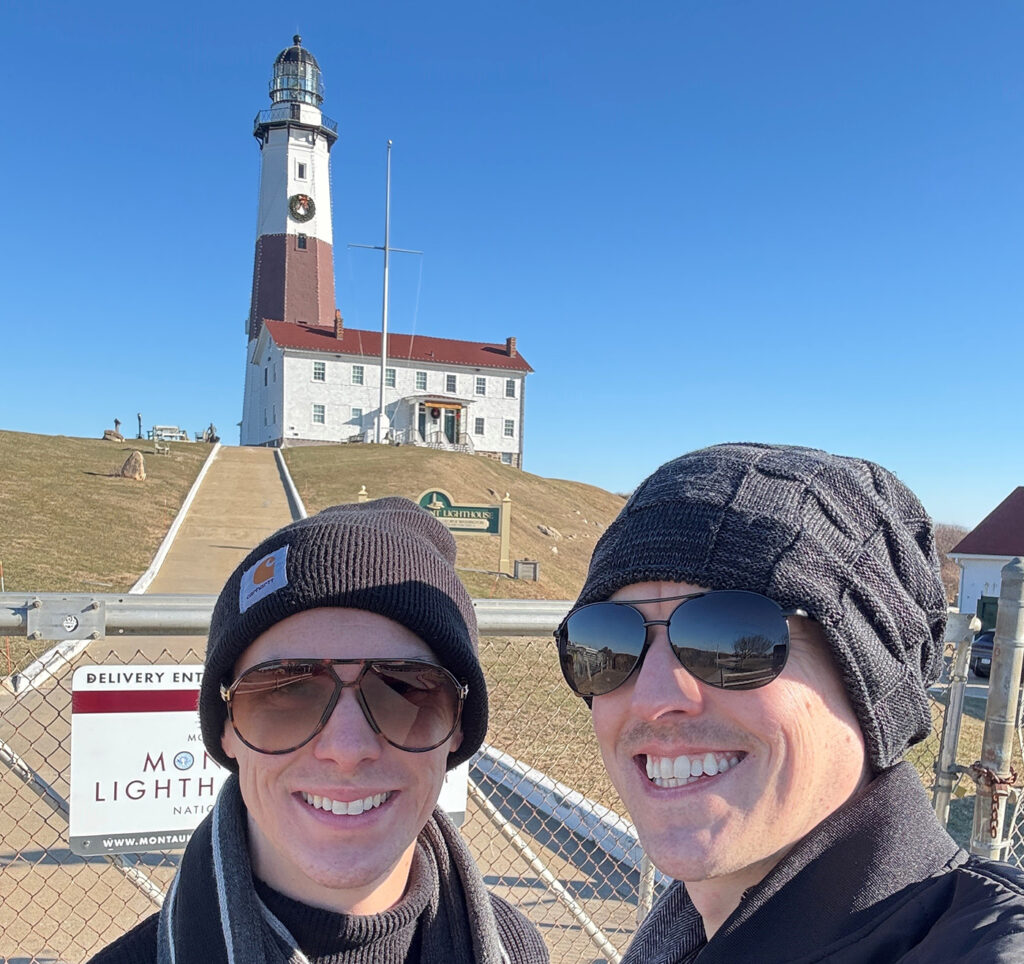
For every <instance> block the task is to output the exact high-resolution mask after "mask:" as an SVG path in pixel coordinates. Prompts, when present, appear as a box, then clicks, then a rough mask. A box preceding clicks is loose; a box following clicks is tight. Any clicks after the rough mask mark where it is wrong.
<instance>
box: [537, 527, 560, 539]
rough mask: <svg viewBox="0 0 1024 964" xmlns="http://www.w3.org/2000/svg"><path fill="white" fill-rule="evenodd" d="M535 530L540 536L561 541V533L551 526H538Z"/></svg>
mask: <svg viewBox="0 0 1024 964" xmlns="http://www.w3.org/2000/svg"><path fill="white" fill-rule="evenodd" d="M537 528H538V529H539V530H540V533H541V535H544V536H548V537H550V538H552V539H561V538H562V533H561V532H559V531H558V530H557V529H554V528H552V527H551V526H546V525H539V526H537Z"/></svg>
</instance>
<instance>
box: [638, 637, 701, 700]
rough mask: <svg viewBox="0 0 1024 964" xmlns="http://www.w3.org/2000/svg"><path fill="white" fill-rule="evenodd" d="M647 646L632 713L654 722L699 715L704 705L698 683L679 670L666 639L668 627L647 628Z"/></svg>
mask: <svg viewBox="0 0 1024 964" xmlns="http://www.w3.org/2000/svg"><path fill="white" fill-rule="evenodd" d="M647 632H648V633H649V634H650V645H649V646H648V647H647V653H646V654H645V656H644V661H643V664H642V665H641V666H640V669H639V670H638V672H637V675H636V681H635V682H634V684H633V694H632V700H631V704H632V709H633V713H634V714H635V715H637V716H638V717H640V718H642V719H649V720H655V719H658V718H659V717H661V716H664V715H665V714H666V713H699V712H701V710H702V709H703V705H704V691H703V688H702V687H701V684H700V683H699V682H698V681H697V679H696V677H694V676H693V675H692V674H691V673H690V672H689V671H687V670H686V669H684V668H683V666H682V664H681V663H680V662H679V659H678V657H677V656H676V654H675V652H674V651H673V650H672V647H671V645H670V643H669V640H668V627H667V626H662V625H649V626H648V627H647Z"/></svg>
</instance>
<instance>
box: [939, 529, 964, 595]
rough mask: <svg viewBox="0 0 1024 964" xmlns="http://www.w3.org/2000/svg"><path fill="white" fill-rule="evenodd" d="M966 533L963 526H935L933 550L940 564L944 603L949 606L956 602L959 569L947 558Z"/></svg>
mask: <svg viewBox="0 0 1024 964" xmlns="http://www.w3.org/2000/svg"><path fill="white" fill-rule="evenodd" d="M968 531H969V530H968V529H965V528H964V527H963V526H955V525H951V524H950V523H948V522H939V523H936V525H935V548H936V549H937V550H938V552H939V559H940V560H941V562H942V585H943V587H944V588H945V590H946V602H947V603H948V604H949V605H952V604H953V603H955V602H956V594H957V591H958V590H959V588H960V567H959V566H958V565H957V564H956V563H955V562H953V560H952V559H950V558H948V556H949V553H950V552H951V551H952V549H953V546H955V545H956V544H957V543H958V542H959V541H960V540H961V539H962V538H963V537H964V536H965V535H967V533H968Z"/></svg>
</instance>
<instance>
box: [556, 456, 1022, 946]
mask: <svg viewBox="0 0 1024 964" xmlns="http://www.w3.org/2000/svg"><path fill="white" fill-rule="evenodd" d="M945 621H946V606H945V596H944V593H943V589H942V584H941V581H940V579H939V575H938V557H937V554H936V551H935V542H934V537H933V532H932V525H931V521H930V520H929V519H928V516H927V515H926V513H925V512H924V509H923V508H922V507H921V504H920V502H919V501H918V500H917V498H916V497H915V496H914V494H913V493H912V492H910V490H909V489H907V487H906V486H904V485H903V484H902V483H901V482H900V481H899V480H898V479H897V478H895V476H893V475H892V474H891V473H890V472H888V471H886V470H885V469H883V468H881V467H880V466H878V465H875V464H873V463H871V462H866V461H863V460H860V459H853V458H844V457H840V456H834V455H829V454H828V453H826V452H820V451H816V450H813V449H806V448H795V447H790V446H774V445H755V444H733V445H717V446H713V447H711V448H707V449H703V450H701V451H697V452H692V453H690V454H689V455H684V456H682V457H680V458H678V459H675V460H673V461H671V462H669V463H667V464H666V465H663V466H662V467H661V468H660V469H658V470H657V471H656V472H655V473H654V474H653V475H651V476H650V477H649V478H648V479H646V480H645V481H644V482H643V483H641V485H640V486H639V488H637V490H636V491H635V492H634V493H633V495H632V496H631V497H630V499H629V500H628V502H627V504H626V506H625V507H624V508H623V510H622V512H621V513H620V514H619V516H618V518H617V519H616V520H615V521H614V522H613V523H612V524H611V525H610V526H609V527H608V529H607V531H606V532H605V533H604V535H603V536H602V537H601V539H600V540H599V542H598V544H597V546H596V548H595V550H594V555H593V558H592V560H591V564H590V570H589V573H588V575H587V579H586V583H585V584H584V586H583V590H582V592H581V593H580V596H579V599H578V600H577V601H576V604H575V605H574V607H573V609H572V610H571V611H570V613H569V615H568V616H567V617H566V618H565V620H564V621H563V622H562V624H561V626H560V627H559V629H558V631H557V633H556V637H557V641H558V648H559V658H560V661H561V666H562V672H563V675H564V676H565V679H566V681H567V682H568V683H569V685H570V687H571V688H572V689H573V690H574V691H575V692H576V693H577V695H579V696H581V697H583V698H584V699H585V700H587V702H588V703H589V704H590V706H591V710H592V715H593V724H594V730H595V733H596V735H597V740H598V743H599V744H600V747H601V753H602V756H603V757H604V761H605V765H606V766H607V768H608V771H609V774H610V776H611V778H612V781H613V783H614V784H615V786H616V788H617V790H618V791H619V794H620V795H621V797H622V799H623V801H624V802H625V804H626V807H627V808H628V809H629V811H630V814H631V816H632V818H633V820H634V821H635V823H636V827H637V832H638V834H639V837H640V842H641V843H642V844H643V846H644V848H645V849H646V851H647V852H648V854H650V856H651V859H652V860H653V862H654V863H655V865H656V866H658V867H659V868H660V869H661V870H662V871H663V872H665V873H666V874H668V875H669V876H670V877H673V878H675V882H674V883H673V884H672V885H671V886H670V887H669V888H668V890H667V891H666V893H665V894H664V895H663V896H662V898H661V899H660V900H659V902H658V903H657V904H656V905H655V907H654V908H653V910H652V911H651V913H650V915H649V916H648V917H647V919H646V921H645V922H644V923H643V925H642V926H641V927H640V929H639V931H638V932H637V934H636V936H635V937H634V939H633V942H632V943H631V945H630V947H629V949H628V951H627V953H626V956H625V958H624V964H640V962H643V964H690V962H694V961H699V964H725V962H737V961H756V962H758V964H793V962H811V961H821V962H824V961H828V962H832V964H862V962H863V964H867V962H871V964H883V962H894V961H902V962H905V964H910V962H920V964H925V962H927V964H936V962H940V964H941V962H958V964H963V962H977V964H981V962H985V964H991V962H1010V961H1024V873H1021V872H1020V871H1019V870H1018V869H1016V868H1012V867H1009V866H1007V865H1005V864H1001V863H996V862H992V861H986V860H981V859H979V858H976V857H972V856H969V855H968V854H967V853H965V852H964V851H963V850H962V849H960V848H959V847H958V846H957V844H956V843H955V842H954V841H953V840H952V839H951V838H950V837H949V835H948V834H947V833H946V831H945V830H944V829H943V828H942V827H941V826H940V825H939V823H938V821H937V820H936V818H935V815H934V814H933V812H932V810H931V807H930V806H929V802H928V799H927V797H926V796H925V794H924V791H923V789H922V787H921V783H920V779H919V778H918V775H917V773H916V771H915V770H914V768H913V766H912V765H911V764H909V763H907V762H901V760H902V757H903V754H904V752H905V751H906V749H907V748H908V747H909V746H911V745H913V744H914V743H917V742H919V741H920V740H922V739H923V738H924V737H925V736H926V735H927V734H928V733H929V732H930V728H931V716H930V713H929V701H928V695H927V687H928V686H929V685H930V684H931V683H933V682H934V681H935V679H936V678H937V676H938V673H939V670H940V668H941V663H942V639H943V631H944V626H945Z"/></svg>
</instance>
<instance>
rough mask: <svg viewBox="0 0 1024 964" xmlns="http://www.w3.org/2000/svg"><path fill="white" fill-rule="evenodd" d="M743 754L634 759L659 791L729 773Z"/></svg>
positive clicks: (642, 756) (642, 757)
mask: <svg viewBox="0 0 1024 964" xmlns="http://www.w3.org/2000/svg"><path fill="white" fill-rule="evenodd" d="M745 755H746V754H745V753H743V752H740V751H736V750H727V751H720V750H715V751H710V750H709V751H707V752H706V753H694V754H689V755H687V754H685V753H683V754H680V755H679V756H676V757H668V756H654V755H652V754H643V753H641V754H638V755H637V756H636V757H634V759H635V760H636V761H637V764H638V765H639V766H641V767H643V769H645V770H646V772H647V779H648V780H650V781H651V783H653V784H654V785H655V786H658V787H666V788H667V787H683V786H687V785H688V784H691V783H696V782H697V781H698V780H701V779H705V778H708V777H716V776H718V775H719V774H720V773H725V772H726V770H730V769H732V767H734V766H736V764H737V763H739V761H740V760H742V759H743V757H744V756H745Z"/></svg>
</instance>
